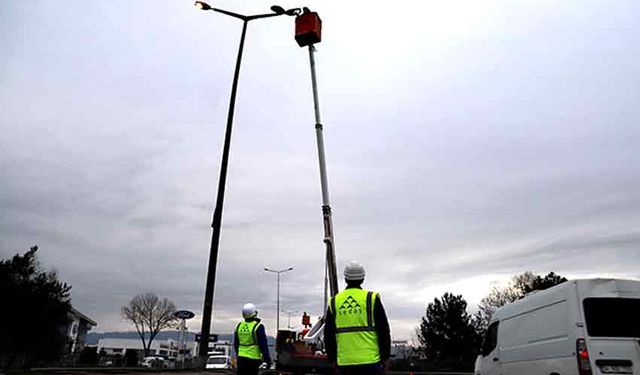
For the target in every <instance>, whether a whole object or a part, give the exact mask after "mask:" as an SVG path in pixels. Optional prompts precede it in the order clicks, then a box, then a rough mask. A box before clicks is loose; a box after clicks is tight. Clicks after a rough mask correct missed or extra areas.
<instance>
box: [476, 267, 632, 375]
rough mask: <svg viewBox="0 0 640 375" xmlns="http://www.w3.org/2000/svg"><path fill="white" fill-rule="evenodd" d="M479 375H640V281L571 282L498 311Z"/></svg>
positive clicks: (481, 355)
mask: <svg viewBox="0 0 640 375" xmlns="http://www.w3.org/2000/svg"><path fill="white" fill-rule="evenodd" d="M475 374H476V375H601V374H633V375H640V281H633V280H619V279H587V280H573V281H567V282H564V283H562V284H560V285H556V286H554V287H552V288H549V289H547V290H543V291H537V292H533V293H530V294H528V295H527V296H525V297H524V298H522V299H520V300H518V301H515V302H513V303H509V304H507V305H505V306H503V307H501V308H499V309H498V310H496V312H495V314H494V315H493V317H492V319H491V323H490V325H489V328H488V330H487V333H486V337H485V339H484V343H483V345H482V349H481V354H480V355H479V356H478V359H477V360H476V366H475Z"/></svg>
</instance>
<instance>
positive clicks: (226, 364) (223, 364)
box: [205, 355, 231, 370]
mask: <svg viewBox="0 0 640 375" xmlns="http://www.w3.org/2000/svg"><path fill="white" fill-rule="evenodd" d="M205 368H206V369H207V370H222V369H230V368H231V357H229V356H228V355H212V356H209V358H207V364H206V365H205Z"/></svg>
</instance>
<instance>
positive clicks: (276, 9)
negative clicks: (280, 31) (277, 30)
mask: <svg viewBox="0 0 640 375" xmlns="http://www.w3.org/2000/svg"><path fill="white" fill-rule="evenodd" d="M271 10H272V11H273V13H275V14H280V15H282V14H285V13H286V12H287V11H286V10H284V8H283V7H281V6H279V5H274V6H272V7H271Z"/></svg>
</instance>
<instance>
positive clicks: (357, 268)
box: [344, 260, 364, 281]
mask: <svg viewBox="0 0 640 375" xmlns="http://www.w3.org/2000/svg"><path fill="white" fill-rule="evenodd" d="M344 278H345V279H347V280H349V281H356V280H364V267H362V264H360V263H358V262H356V261H355V260H352V261H350V262H349V263H347V265H346V266H345V267H344Z"/></svg>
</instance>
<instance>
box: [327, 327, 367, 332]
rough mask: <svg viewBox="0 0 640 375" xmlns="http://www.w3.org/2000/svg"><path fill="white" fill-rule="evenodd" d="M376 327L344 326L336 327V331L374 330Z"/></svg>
mask: <svg viewBox="0 0 640 375" xmlns="http://www.w3.org/2000/svg"><path fill="white" fill-rule="evenodd" d="M375 331H376V327H344V328H336V333H347V332H375Z"/></svg>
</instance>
